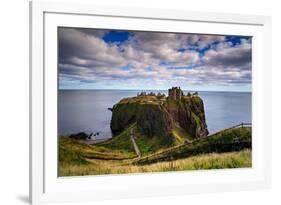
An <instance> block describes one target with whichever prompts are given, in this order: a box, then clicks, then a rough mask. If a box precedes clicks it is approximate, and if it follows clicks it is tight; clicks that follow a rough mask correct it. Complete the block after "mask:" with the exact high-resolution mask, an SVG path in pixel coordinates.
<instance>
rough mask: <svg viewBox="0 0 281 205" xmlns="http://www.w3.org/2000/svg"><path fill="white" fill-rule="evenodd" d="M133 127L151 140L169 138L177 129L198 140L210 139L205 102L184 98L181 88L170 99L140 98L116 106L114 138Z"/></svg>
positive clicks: (188, 97)
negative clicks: (200, 138) (199, 138)
mask: <svg viewBox="0 0 281 205" xmlns="http://www.w3.org/2000/svg"><path fill="white" fill-rule="evenodd" d="M175 93H180V94H179V95H178V94H175ZM133 123H136V124H137V126H138V128H139V129H140V131H141V132H142V134H143V135H145V136H147V137H152V136H161V137H162V136H163V137H167V136H168V135H169V134H170V133H171V131H172V129H173V128H175V127H176V126H180V127H181V128H183V129H184V130H185V131H186V132H187V133H189V134H190V135H191V136H193V137H194V138H198V137H203V136H206V135H208V130H207V125H206V121H205V112H204V105H203V101H202V99H201V98H200V97H199V96H197V95H190V94H189V95H187V96H184V95H183V92H182V91H181V90H180V88H177V87H173V88H172V89H170V90H169V96H168V97H165V96H163V95H162V96H160V95H159V96H156V95H154V94H153V95H152V94H149V95H138V96H137V97H132V98H124V99H122V100H121V101H120V102H118V103H117V104H115V105H114V106H113V108H112V119H111V125H110V126H111V130H112V133H113V134H114V135H118V134H119V133H121V132H122V131H123V130H124V129H126V128H127V127H129V126H130V125H132V124H133Z"/></svg>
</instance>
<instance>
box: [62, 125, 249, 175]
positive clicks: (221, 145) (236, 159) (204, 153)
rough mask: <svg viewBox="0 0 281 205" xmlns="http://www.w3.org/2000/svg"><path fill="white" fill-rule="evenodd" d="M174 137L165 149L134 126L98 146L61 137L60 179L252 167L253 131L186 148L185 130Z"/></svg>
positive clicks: (218, 136) (227, 133)
mask: <svg viewBox="0 0 281 205" xmlns="http://www.w3.org/2000/svg"><path fill="white" fill-rule="evenodd" d="M131 128H134V129H135V138H136V142H137V144H138V146H139V148H140V150H141V153H142V154H143V157H141V158H137V155H136V154H135V152H134V150H133V148H132V143H131V140H130V133H129V132H130V129H131ZM173 135H174V136H171V138H173V139H174V141H171V144H169V146H164V145H163V144H161V143H162V141H161V140H162V139H160V137H152V138H145V137H142V136H141V135H140V133H139V132H138V130H137V128H136V127H135V124H133V125H132V127H129V128H128V129H126V131H124V132H123V133H121V134H120V135H118V136H116V137H114V138H113V139H111V140H108V141H105V142H101V143H99V144H95V145H87V144H83V143H80V142H79V141H77V140H74V139H69V138H63V137H61V138H60V141H59V176H80V175H97V174H119V173H141V172H162V171H183V170H197V169H223V168H238V167H251V161H252V158H251V145H252V143H251V142H252V141H251V138H252V137H251V128H234V129H230V130H226V131H224V132H222V133H219V134H215V135H212V136H209V137H206V138H201V139H198V140H194V141H193V142H192V143H183V144H182V142H183V139H185V138H186V139H188V137H189V136H188V135H187V134H186V133H184V132H183V130H181V129H179V128H178V129H176V130H174V133H173ZM175 143H177V144H178V145H176V144H175Z"/></svg>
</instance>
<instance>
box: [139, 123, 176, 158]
mask: <svg viewBox="0 0 281 205" xmlns="http://www.w3.org/2000/svg"><path fill="white" fill-rule="evenodd" d="M135 140H136V143H137V145H138V147H139V149H140V151H141V153H142V155H148V154H152V153H155V152H156V151H159V150H164V149H166V148H169V147H172V146H174V145H175V141H176V140H175V138H174V137H173V136H165V137H163V136H152V137H146V136H143V135H142V134H141V132H140V131H139V129H138V128H137V127H136V128H135Z"/></svg>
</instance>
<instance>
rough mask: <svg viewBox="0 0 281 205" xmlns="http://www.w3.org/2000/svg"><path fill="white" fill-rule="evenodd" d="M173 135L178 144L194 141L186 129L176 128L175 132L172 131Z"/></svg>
mask: <svg viewBox="0 0 281 205" xmlns="http://www.w3.org/2000/svg"><path fill="white" fill-rule="evenodd" d="M172 135H173V136H174V137H175V139H176V144H177V145H179V144H183V143H185V142H186V141H191V140H193V137H192V136H191V135H189V134H188V133H187V132H186V131H185V130H184V129H182V128H181V127H180V126H176V127H175V128H174V129H173V130H172Z"/></svg>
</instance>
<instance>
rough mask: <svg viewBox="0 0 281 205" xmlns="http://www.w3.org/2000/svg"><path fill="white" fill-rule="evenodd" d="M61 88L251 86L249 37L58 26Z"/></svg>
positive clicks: (227, 88)
mask: <svg viewBox="0 0 281 205" xmlns="http://www.w3.org/2000/svg"><path fill="white" fill-rule="evenodd" d="M58 38H59V59H58V60H59V65H58V69H59V88H60V89H141V90H145V89H155V90H157V89H159V90H166V89H168V88H170V87H172V86H181V87H182V88H183V89H184V90H206V91H209V90H211V91H246V92H249V91H251V79H252V72H251V66H252V65H251V61H252V54H251V53H252V43H251V38H250V37H243V36H221V35H199V34H178V33H160V32H140V31H134V32H128V31H113V30H97V29H83V28H59V36H58Z"/></svg>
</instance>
